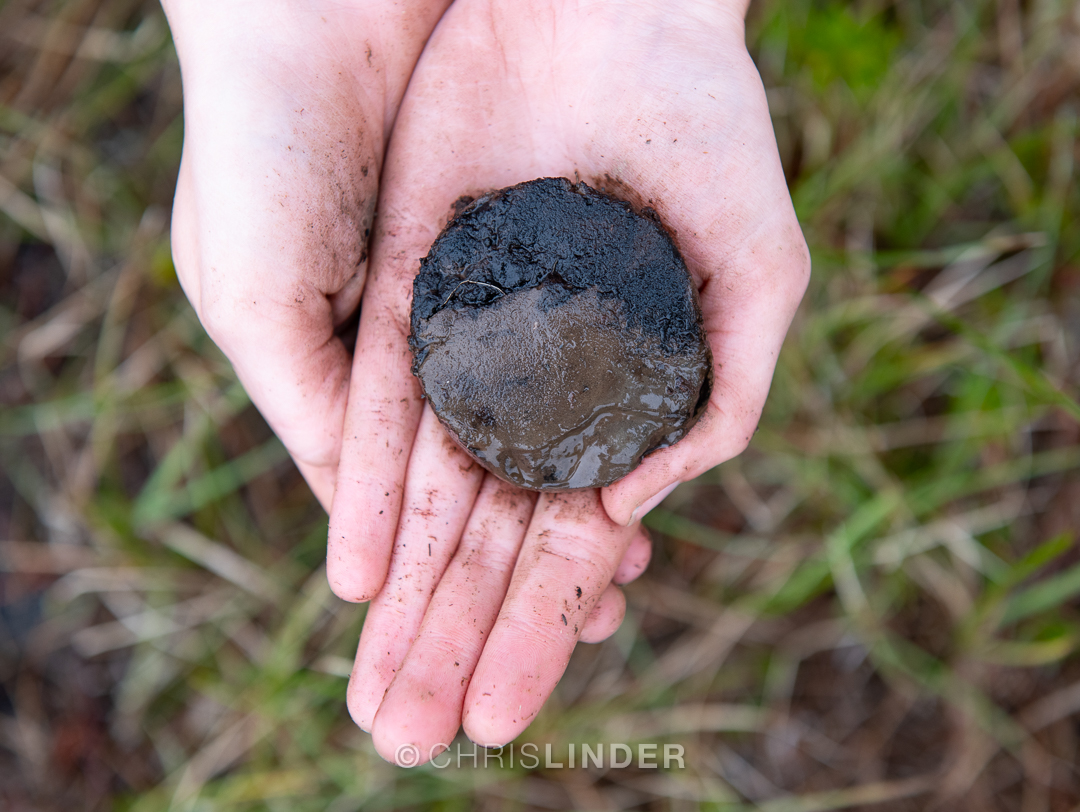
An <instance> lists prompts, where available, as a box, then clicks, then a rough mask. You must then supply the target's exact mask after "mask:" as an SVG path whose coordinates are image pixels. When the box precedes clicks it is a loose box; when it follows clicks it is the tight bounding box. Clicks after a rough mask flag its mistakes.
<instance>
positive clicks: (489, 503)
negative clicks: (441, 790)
mask: <svg viewBox="0 0 1080 812" xmlns="http://www.w3.org/2000/svg"><path fill="white" fill-rule="evenodd" d="M744 13H745V6H744V5H743V4H742V3H741V2H738V1H737V0H733V1H732V2H723V0H721V2H717V0H681V2H677V3H674V4H673V3H671V2H670V0H668V2H657V1H656V0H603V2H587V1H586V0H577V2H574V1H573V0H542V2H541V0H513V1H512V2H511V0H458V2H456V3H455V4H454V5H453V6H452V7H451V8H450V9H449V10H448V11H447V13H446V15H445V16H444V17H443V19H442V20H441V22H440V23H439V26H438V27H437V29H436V31H435V33H434V34H433V35H432V38H431V41H430V42H429V43H428V45H427V47H426V48H425V51H424V54H423V56H422V58H421V60H420V62H419V64H418V66H417V69H416V71H415V73H414V75H413V77H412V80H411V82H410V85H409V90H408V93H407V94H406V98H405V100H404V102H403V104H402V108H401V111H400V114H399V116H398V120H397V123H396V125H395V130H394V134H393V138H392V141H391V144H390V147H389V150H388V154H387V160H386V164H385V173H384V180H383V189H382V194H381V198H380V204H379V217H378V220H377V221H376V226H375V238H374V242H373V265H372V277H371V279H370V281H369V285H368V290H367V292H366V293H365V300H364V310H363V315H362V318H361V322H360V334H359V340H358V344H357V354H356V358H355V360H354V371H353V379H352V385H351V393H350V400H349V406H348V414H347V416H346V423H345V439H344V443H343V453H342V460H341V467H340V469H339V478H338V490H337V494H336V496H335V500H334V506H333V510H332V512H331V524H330V528H331V530H330V544H329V550H328V560H327V566H328V572H329V575H330V578H331V583H332V584H333V586H334V588H335V591H336V592H337V593H338V594H339V595H341V596H342V597H346V598H350V599H353V600H364V599H368V598H371V597H372V596H376V597H375V599H374V600H373V601H372V605H371V607H370V609H369V613H368V617H367V620H366V622H365V627H364V631H363V635H362V638H361V642H360V646H359V650H358V653H357V661H356V666H355V668H354V671H353V676H352V679H351V681H350V687H349V707H350V711H351V712H352V714H353V717H354V718H355V719H356V720H357V722H358V723H359V724H360V725H361V726H362V727H364V728H366V729H371V730H372V733H373V736H374V741H375V744H376V747H377V748H378V749H379V752H380V753H382V754H383V755H384V756H385V757H387V758H390V759H393V758H394V757H395V753H396V750H397V747H398V746H399V745H401V744H404V743H409V744H414V745H416V746H417V747H419V748H420V751H421V753H422V754H423V755H424V757H425V758H426V757H427V756H428V755H429V754H430V753H431V752H432V748H433V747H436V746H437V743H438V742H449V741H450V740H451V739H452V737H453V735H454V734H455V733H456V730H457V727H458V724H459V722H460V723H462V724H463V725H464V728H465V731H466V733H467V734H468V735H469V737H470V738H472V739H473V740H474V741H477V742H480V743H483V744H502V743H505V742H507V741H510V740H511V739H513V738H514V737H515V736H516V735H518V734H519V733H520V732H521V731H522V730H523V729H524V728H525V727H526V726H527V725H528V723H529V721H530V720H531V719H532V718H533V717H534V716H535V714H536V713H537V712H538V711H539V709H540V707H541V706H542V704H543V702H544V701H545V700H546V698H547V697H548V696H549V695H550V693H551V691H552V690H553V689H554V686H555V684H556V683H557V682H558V679H559V678H560V676H561V675H562V673H563V670H564V669H565V667H566V664H567V662H568V661H569V658H570V654H571V652H572V651H573V648H574V646H575V644H576V642H577V641H578V640H579V639H589V640H594V639H600V638H601V637H602V636H604V635H606V634H608V633H610V632H611V631H612V630H613V629H614V627H615V626H617V625H618V622H619V620H620V619H621V616H622V611H623V603H622V598H621V595H620V593H619V592H618V590H617V589H616V588H615V587H612V586H611V583H612V581H613V579H614V580H620V579H621V580H628V579H629V578H630V577H632V576H633V574H635V572H636V571H640V568H641V567H643V565H644V562H645V561H647V557H648V545H647V543H646V542H645V541H644V539H643V537H642V536H640V531H639V530H638V524H637V523H638V520H639V519H640V517H641V516H642V515H643V514H644V512H646V511H647V510H648V509H650V508H651V507H652V506H653V505H655V504H656V502H657V501H658V500H659V499H660V498H662V497H663V496H664V495H665V494H666V493H667V492H668V491H669V490H670V488H671V487H673V486H674V484H676V483H678V482H680V481H684V480H687V479H690V478H692V477H694V476H697V475H698V474H700V473H701V472H703V471H705V470H707V469H708V468H710V467H712V466H714V465H716V464H718V463H720V462H722V461H723V460H725V459H728V458H730V457H732V456H734V455H736V454H738V453H739V452H740V451H742V450H743V449H744V448H745V447H746V444H747V443H748V442H749V439H750V437H751V435H752V434H753V431H754V428H755V426H756V424H757V421H758V418H759V416H760V413H761V409H762V406H763V403H764V400H765V396H766V394H767V391H768V387H769V383H770V381H771V377H772V372H773V369H774V366H775V363H776V359H777V356H778V354H779V350H780V346H781V344H782V341H783V338H784V335H785V333H786V331H787V328H788V326H789V324H790V321H791V318H792V316H793V315H794V312H795V309H796V307H797V306H798V303H799V301H800V300H801V298H802V294H803V292H804V290H805V286H806V283H807V279H808V274H809V258H808V253H807V249H806V245H805V242H804V240H803V237H802V233H801V231H800V229H799V225H798V222H797V221H796V218H795V215H794V212H793V209H792V206H791V201H790V198H789V196H788V192H787V188H786V185H785V182H784V177H783V173H782V170H781V167H780V162H779V158H778V155H777V150H776V144H775V140H774V136H773V132H772V127H771V122H770V119H769V112H768V107H767V104H766V100H765V94H764V91H763V88H762V86H761V81H760V78H759V77H758V75H757V72H756V70H755V68H754V65H753V63H752V61H751V59H750V57H749V55H748V54H747V51H746V48H745V44H744V32H743V22H742V18H743V14H744ZM544 176H564V177H568V178H571V179H575V180H577V179H580V180H584V181H586V182H587V183H589V184H590V185H592V186H594V187H598V188H601V189H604V190H607V191H609V192H611V193H613V194H615V195H616V196H619V197H623V198H624V199H627V200H629V201H630V202H631V203H634V204H635V205H639V206H650V207H652V208H653V209H655V210H656V211H657V212H658V214H659V215H660V217H661V219H662V220H663V221H664V222H665V223H666V224H667V226H668V227H669V229H670V230H671V231H672V232H673V234H674V238H675V241H676V243H677V244H678V246H679V248H680V250H681V252H682V254H683V257H684V258H685V260H686V263H687V266H688V268H689V270H690V273H691V274H692V276H693V278H694V281H695V283H696V285H697V288H698V291H699V294H700V300H701V305H702V310H703V314H704V325H705V329H706V331H707V335H708V340H709V343H710V346H711V348H712V352H713V357H714V362H715V368H714V373H715V382H714V387H713V392H712V397H711V400H710V402H709V404H708V408H707V410H706V413H705V415H704V417H703V418H702V419H701V421H700V422H699V423H698V424H697V426H695V428H694V429H693V430H692V431H691V432H690V434H689V435H688V436H687V437H686V438H684V439H683V440H682V441H681V442H680V443H678V444H677V445H675V446H673V447H671V448H668V449H664V450H661V451H658V452H656V453H654V454H652V455H650V456H649V457H648V458H647V459H646V460H645V462H644V463H643V464H642V465H641V467H640V468H638V469H637V470H636V471H635V472H634V473H632V474H630V475H629V476H628V477H626V478H625V479H623V480H622V481H620V482H618V483H616V484H615V485H612V486H610V487H608V488H605V489H603V490H602V491H583V492H582V491H579V492H572V493H567V494H558V495H542V496H540V497H539V498H538V499H537V501H536V504H535V507H534V506H533V505H532V497H528V496H526V495H524V494H523V493H522V492H520V491H514V490H513V489H509V488H507V487H506V486H503V485H500V484H497V483H494V482H493V481H492V480H491V478H490V477H488V480H487V481H486V482H485V484H484V485H483V487H481V482H482V479H483V476H482V471H481V470H480V469H479V468H478V466H476V465H475V464H474V463H472V461H471V460H470V459H469V458H468V457H467V456H466V455H465V454H464V453H463V452H461V451H460V450H459V449H457V448H456V447H455V446H454V444H453V443H452V442H451V441H450V440H449V439H448V438H447V436H446V434H445V432H444V431H443V430H442V428H441V426H439V424H438V422H437V420H436V419H435V418H434V416H433V415H432V414H431V412H430V410H425V409H424V408H423V406H422V400H421V398H420V392H419V389H418V386H417V384H416V382H415V380H414V379H413V378H412V376H411V375H410V374H409V364H410V357H409V351H408V346H407V343H406V337H407V335H408V331H409V305H410V298H411V285H412V279H413V277H414V275H415V273H416V271H417V268H418V260H419V258H420V257H422V256H424V255H425V254H426V253H427V250H428V248H429V246H430V245H431V242H432V241H433V240H434V238H435V236H436V235H437V233H438V231H439V230H440V228H441V226H442V225H443V224H445V222H446V221H447V219H448V217H449V216H450V214H451V209H452V205H453V203H454V201H455V200H456V199H458V198H459V197H461V196H463V195H468V196H478V195H480V194H483V193H484V192H486V191H489V190H491V189H494V188H500V187H505V186H509V185H512V184H515V183H518V182H521V181H524V180H528V179H531V178H536V177H544ZM459 542H460V544H459ZM620 561H622V562H623V563H622V564H621V565H620ZM388 571H389V577H387V572H388ZM384 581H385V584H386V585H385V587H383V584H384ZM380 588H381V591H380ZM376 593H377V595H376Z"/></svg>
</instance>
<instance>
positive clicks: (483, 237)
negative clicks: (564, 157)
mask: <svg viewBox="0 0 1080 812" xmlns="http://www.w3.org/2000/svg"><path fill="white" fill-rule="evenodd" d="M409 344H410V346H411V347H412V350H413V372H414V373H415V374H416V375H417V376H418V377H419V378H420V383H421V385H422V386H423V390H424V395H425V396H426V397H427V399H428V401H429V402H430V403H431V406H432V408H433V409H434V411H435V413H436V414H437V415H438V416H439V419H440V420H441V421H442V423H443V425H445V426H446V428H447V429H448V430H449V431H450V433H451V435H452V436H454V437H455V438H456V439H457V441H458V442H459V443H460V444H461V445H462V446H463V447H464V448H466V449H468V451H469V452H470V453H471V454H472V455H473V456H474V457H476V459H477V460H479V461H480V463H481V464H483V465H484V467H486V468H487V469H488V470H489V471H491V472H493V473H494V474H496V475H497V476H499V477H501V478H503V479H505V480H507V481H509V482H512V483H514V484H516V485H521V486H523V487H526V488H532V489H534V490H568V489H571V488H593V487H600V486H603V485H609V484H611V483H612V482H614V481H615V480H617V479H620V478H621V477H623V476H625V475H626V474H628V473H630V471H632V470H633V469H634V468H635V467H636V466H637V465H638V464H639V463H640V462H641V459H642V457H643V456H644V455H645V454H648V453H649V452H650V451H653V450H655V449H657V448H663V447H664V446H668V445H671V444H673V443H675V442H677V441H678V440H679V439H680V438H681V437H683V436H684V435H685V434H686V433H687V432H688V431H689V430H690V428H691V427H692V426H693V425H694V423H695V422H696V421H697V419H698V417H700V415H701V413H702V412H703V411H704V409H705V405H706V403H707V402H708V399H709V392H710V389H711V367H712V358H711V354H710V352H709V348H708V345H707V343H706V342H705V335H704V331H703V329H702V326H701V311H700V309H699V307H698V303H697V294H696V291H695V290H694V286H693V283H692V281H691V279H690V276H689V274H688V273H687V271H686V266H685V265H684V264H683V261H682V258H681V257H680V256H679V254H678V251H677V250H676V249H675V246H674V245H673V244H672V242H671V239H670V238H669V237H668V235H667V234H666V233H665V231H664V229H663V228H662V227H661V226H660V223H659V221H658V219H657V217H656V215H655V213H654V212H652V211H651V210H649V209H646V210H645V211H644V212H643V213H641V214H638V213H636V212H635V211H634V210H633V209H632V208H631V207H630V205H629V204H627V203H623V202H620V201H618V200H615V199H614V198H611V197H609V196H607V195H604V194H601V193H600V192H597V191H596V190H594V189H592V188H590V187H588V186H586V185H585V184H584V183H578V184H576V185H575V184H572V183H571V182H570V181H568V180H566V179H565V178H541V179H539V180H533V181H529V182H527V183H521V184H518V185H517V186H511V187H510V188H507V189H501V190H499V191H496V192H492V193H490V194H487V195H485V196H483V197H481V198H479V199H477V200H475V201H472V202H471V203H469V204H468V205H467V206H465V207H464V208H463V209H459V213H458V215H457V216H456V217H455V218H454V219H453V220H452V221H451V222H450V223H449V224H448V225H447V226H446V228H445V229H444V230H443V232H442V233H441V234H440V235H439V237H438V238H437V239H436V240H435V242H434V244H433V245H432V247H431V251H430V253H429V254H428V255H427V257H425V258H424V259H423V260H421V262H420V272H419V274H418V275H417V277H416V280H415V282H414V283H413V306H412V334H411V335H410V336H409Z"/></svg>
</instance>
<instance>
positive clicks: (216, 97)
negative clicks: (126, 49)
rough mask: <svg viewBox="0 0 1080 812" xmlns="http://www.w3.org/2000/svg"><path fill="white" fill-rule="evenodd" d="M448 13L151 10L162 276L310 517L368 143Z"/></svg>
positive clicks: (248, 0)
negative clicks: (284, 465) (165, 33)
mask: <svg viewBox="0 0 1080 812" xmlns="http://www.w3.org/2000/svg"><path fill="white" fill-rule="evenodd" d="M448 3H449V0H399V2H394V1H393V0H372V1H371V2H361V0H355V1H354V2H344V3H342V2H333V3H331V2H319V1H318V0H309V1H308V2H301V1H299V0H258V2H255V0H232V1H231V2H228V3H216V2H210V0H169V1H168V2H166V3H165V8H166V13H167V15H168V18H169V24H170V26H171V28H172V31H173V37H174V40H175V42H176V47H177V52H178V54H179V57H180V66H181V71H182V76H183V83H184V127H185V130H184V151H183V159H182V162H181V166H180V176H179V178H178V181H177V192H176V201H175V206H174V209H173V255H174V257H175V260H176V268H177V273H178V275H179V277H180V281H181V283H182V285H183V287H184V290H185V292H186V293H187V295H188V298H189V299H190V300H191V302H192V304H193V306H194V307H195V310H196V311H197V312H198V314H199V318H200V319H201V320H202V322H203V324H204V326H205V327H206V329H207V332H208V333H209V334H210V336H211V337H212V338H213V339H214V341H215V342H216V343H217V344H218V345H219V346H220V347H221V349H222V350H223V351H224V352H225V354H226V356H228V358H229V360H230V361H231V362H232V364H233V366H234V367H235V369H236V373H237V375H238V376H239V378H240V380H241V382H242V383H243V384H244V387H245V388H246V389H247V392H248V394H249V395H250V396H251V399H252V401H253V402H254V403H255V405H256V406H257V407H258V408H259V410H260V411H261V412H262V413H263V415H264V416H265V417H266V419H267V421H268V422H269V423H270V425H271V427H272V428H273V429H274V431H275V432H276V433H277V434H278V436H279V437H280V438H281V439H282V441H283V442H284V444H285V446H286V447H287V448H288V450H289V452H290V453H291V454H292V456H293V458H294V459H295V460H296V463H297V466H298V467H299V468H300V470H301V472H302V473H303V474H304V476H305V478H306V479H307V480H308V482H309V484H310V485H311V487H312V490H313V491H314V492H315V495H316V496H317V497H318V498H319V500H320V501H321V502H322V503H323V505H324V506H325V507H327V509H329V506H330V503H331V500H332V498H333V492H334V479H335V475H336V472H337V463H338V457H339V453H340V450H341V438H342V424H343V422H344V416H345V403H346V399H347V396H348V381H349V374H350V368H351V358H350V354H349V353H350V349H351V348H349V347H346V345H345V343H344V342H343V341H342V338H341V334H342V332H344V331H347V328H348V326H349V321H350V318H351V317H352V316H353V314H355V312H356V310H357V307H358V305H359V301H360V295H361V292H362V290H363V287H364V281H365V276H366V272H367V243H368V235H369V229H370V227H371V221H372V217H373V213H374V208H375V201H376V197H377V193H378V184H379V177H380V172H381V166H382V160H383V156H384V152H385V146H386V141H387V138H388V137H389V134H390V129H391V126H392V124H393V121H394V116H395V115H396V113H397V108H398V105H399V104H400V101H401V96H402V94H403V93H404V91H405V87H406V84H407V83H408V80H409V76H410V75H411V73H412V69H413V67H414V66H415V64H416V60H417V58H418V57H419V55H420V51H421V50H422V48H423V45H424V42H425V41H426V40H427V38H428V36H429V35H430V33H431V30H432V28H434V26H435V23H436V22H437V21H438V19H439V17H440V15H441V14H442V12H443V10H444V9H445V7H446V6H447V5H448ZM353 324H354V325H355V322H354V323H353Z"/></svg>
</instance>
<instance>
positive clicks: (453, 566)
mask: <svg viewBox="0 0 1080 812" xmlns="http://www.w3.org/2000/svg"><path fill="white" fill-rule="evenodd" d="M535 502H536V496H535V495H534V494H532V493H530V492H529V491H524V490H521V489H520V488H515V487H514V486H512V485H508V484H507V483H505V482H502V481H501V480H499V479H496V478H495V477H494V476H492V475H490V474H489V475H488V476H487V477H486V479H485V480H484V484H483V486H482V488H481V490H480V495H479V496H478V497H477V500H476V505H475V506H474V508H473V513H472V516H471V517H470V518H469V523H468V526H467V527H466V528H465V534H464V535H463V536H462V539H461V544H460V545H459V546H458V549H457V552H456V553H455V554H454V558H453V560H452V561H451V562H450V566H449V567H448V568H447V570H446V572H445V574H444V575H443V577H442V579H441V580H440V581H439V586H438V589H437V590H436V592H435V595H434V596H433V597H432V599H431V603H430V605H429V606H428V608H427V612H426V613H425V615H424V620H423V624H422V625H421V627H420V632H419V634H418V635H417V637H416V640H415V641H414V642H413V644H412V647H411V648H410V649H409V653H408V655H407V656H406V657H405V661H404V663H403V664H402V666H401V668H400V669H399V670H398V672H397V674H396V676H395V677H394V680H393V682H392V683H391V684H390V688H389V689H388V690H387V691H386V694H385V696H384V697H383V699H382V704H381V705H380V706H379V709H378V712H377V713H376V715H375V721H374V724H373V726H372V728H371V735H372V740H373V742H374V744H375V749H376V750H377V751H378V752H379V754H380V755H381V756H382V757H383V758H385V759H387V760H388V761H393V760H394V756H395V754H396V753H397V750H398V748H399V747H401V746H402V745H403V744H412V745H414V746H415V747H417V748H418V750H419V751H420V753H421V755H422V758H423V760H425V761H426V760H427V759H428V758H429V757H430V755H431V753H432V752H433V750H437V745H439V744H440V743H443V744H446V743H449V742H452V741H453V740H454V736H456V735H457V731H458V728H459V727H460V725H461V706H462V703H463V702H464V700H465V692H466V690H467V689H468V686H469V679H470V677H471V676H472V673H473V669H475V668H476V663H477V661H478V660H479V659H480V653H481V652H482V651H483V648H484V643H485V641H486V640H487V637H488V633H489V632H490V631H491V627H492V626H493V625H494V623H495V618H496V616H497V615H498V613H499V607H500V606H501V605H502V602H503V597H504V596H505V595H506V588H507V586H508V585H509V583H510V576H511V574H512V573H513V571H514V562H515V560H516V559H517V554H518V550H519V548H520V547H521V541H522V539H524V538H525V531H526V529H527V527H528V521H529V517H530V516H531V514H532V510H533V505H534V504H535Z"/></svg>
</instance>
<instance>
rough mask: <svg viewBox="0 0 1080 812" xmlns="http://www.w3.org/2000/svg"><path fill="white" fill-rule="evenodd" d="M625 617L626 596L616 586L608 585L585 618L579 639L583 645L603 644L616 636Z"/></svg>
mask: <svg viewBox="0 0 1080 812" xmlns="http://www.w3.org/2000/svg"><path fill="white" fill-rule="evenodd" d="M624 617H626V596H625V595H624V594H623V591H622V590H621V589H619V588H618V587H617V586H615V584H608V588H607V589H605V590H604V591H603V592H602V593H601V594H600V598H599V600H597V602H596V605H595V606H593V608H592V611H591V612H589V616H588V617H586V618H585V625H584V626H582V627H581V637H580V638H578V639H579V640H580V641H581V642H582V643H601V642H603V641H604V640H607V639H608V638H609V637H611V635H613V634H615V632H616V631H617V630H618V628H619V626H620V625H621V624H622V622H623V618H624Z"/></svg>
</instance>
